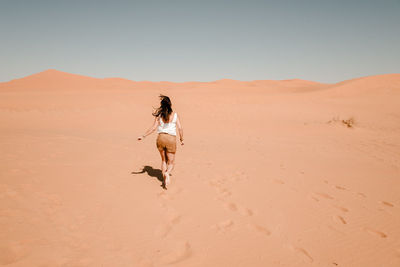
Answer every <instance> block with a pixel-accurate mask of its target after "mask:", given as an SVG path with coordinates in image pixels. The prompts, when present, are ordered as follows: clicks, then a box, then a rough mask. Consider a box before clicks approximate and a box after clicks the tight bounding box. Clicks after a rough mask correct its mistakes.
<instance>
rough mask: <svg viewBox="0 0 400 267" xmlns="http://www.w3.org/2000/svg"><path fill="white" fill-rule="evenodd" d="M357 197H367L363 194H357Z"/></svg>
mask: <svg viewBox="0 0 400 267" xmlns="http://www.w3.org/2000/svg"><path fill="white" fill-rule="evenodd" d="M357 195H359V196H360V197H367V196H366V195H365V194H364V193H361V192H358V193H357Z"/></svg>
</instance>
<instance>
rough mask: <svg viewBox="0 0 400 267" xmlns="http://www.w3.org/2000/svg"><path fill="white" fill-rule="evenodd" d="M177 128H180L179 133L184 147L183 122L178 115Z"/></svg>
mask: <svg viewBox="0 0 400 267" xmlns="http://www.w3.org/2000/svg"><path fill="white" fill-rule="evenodd" d="M176 126H178V132H179V136H180V140H181V145H183V127H182V124H181V121H180V120H179V115H177V118H176Z"/></svg>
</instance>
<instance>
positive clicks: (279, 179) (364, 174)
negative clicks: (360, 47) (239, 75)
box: [0, 70, 400, 267]
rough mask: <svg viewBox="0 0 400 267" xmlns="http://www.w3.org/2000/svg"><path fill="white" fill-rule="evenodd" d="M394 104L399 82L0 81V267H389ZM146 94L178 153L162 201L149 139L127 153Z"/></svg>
mask: <svg viewBox="0 0 400 267" xmlns="http://www.w3.org/2000/svg"><path fill="white" fill-rule="evenodd" d="M399 92H400V74H388V75H378V76H370V77H363V78H358V79H354V80H349V81H344V82H340V83H336V84H320V83H315V82H311V81H304V80H296V79H295V80H286V81H268V80H266V81H261V80H260V81H248V82H245V81H235V80H219V81H213V82H185V83H172V82H146V81H141V82H136V81H130V80H126V79H120V78H105V79H98V78H91V77H85V76H81V75H76V74H69V73H65V72H60V71H56V70H48V71H45V72H41V73H38V74H34V75H31V76H28V77H24V78H21V79H16V80H13V81H10V82H4V83H0V151H1V152H0V157H1V165H0V235H1V238H0V265H5V266H42V267H44V266H360V267H361V266H362V267H365V266H371V267H376V266H385V267H391V266H393V267H395V266H400V243H399V240H400V180H399V177H400V105H399V103H400V93H399ZM160 93H163V94H166V95H169V96H170V97H171V99H172V101H173V108H174V109H175V110H176V111H177V112H178V113H179V114H180V116H181V120H182V123H183V126H184V130H185V141H186V142H185V146H184V147H178V151H177V155H176V167H175V169H174V171H173V175H172V176H171V179H172V183H171V185H170V187H169V189H168V190H163V189H162V188H161V186H160V185H161V182H160V170H159V168H160V159H159V154H158V152H157V150H156V146H155V138H156V135H155V134H153V135H152V136H149V137H147V138H146V139H145V140H144V141H142V142H138V141H137V140H136V137H137V136H138V135H140V134H142V133H143V132H144V131H145V130H146V129H147V128H148V127H150V126H151V123H152V120H153V118H152V116H151V112H152V107H156V106H157V105H158V94H160ZM351 118H352V119H353V122H352V123H351V124H346V122H348V121H349V120H350V119H351ZM349 125H350V126H351V127H348V126H349Z"/></svg>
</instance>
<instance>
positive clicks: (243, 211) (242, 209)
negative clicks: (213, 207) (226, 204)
mask: <svg viewBox="0 0 400 267" xmlns="http://www.w3.org/2000/svg"><path fill="white" fill-rule="evenodd" d="M239 213H240V214H241V215H242V216H253V214H254V212H253V211H252V210H251V209H249V208H245V207H240V208H239Z"/></svg>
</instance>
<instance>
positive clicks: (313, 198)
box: [308, 195, 319, 202]
mask: <svg viewBox="0 0 400 267" xmlns="http://www.w3.org/2000/svg"><path fill="white" fill-rule="evenodd" d="M308 197H309V198H310V199H312V200H314V201H315V202H319V198H317V197H316V196H313V195H309V196H308Z"/></svg>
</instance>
